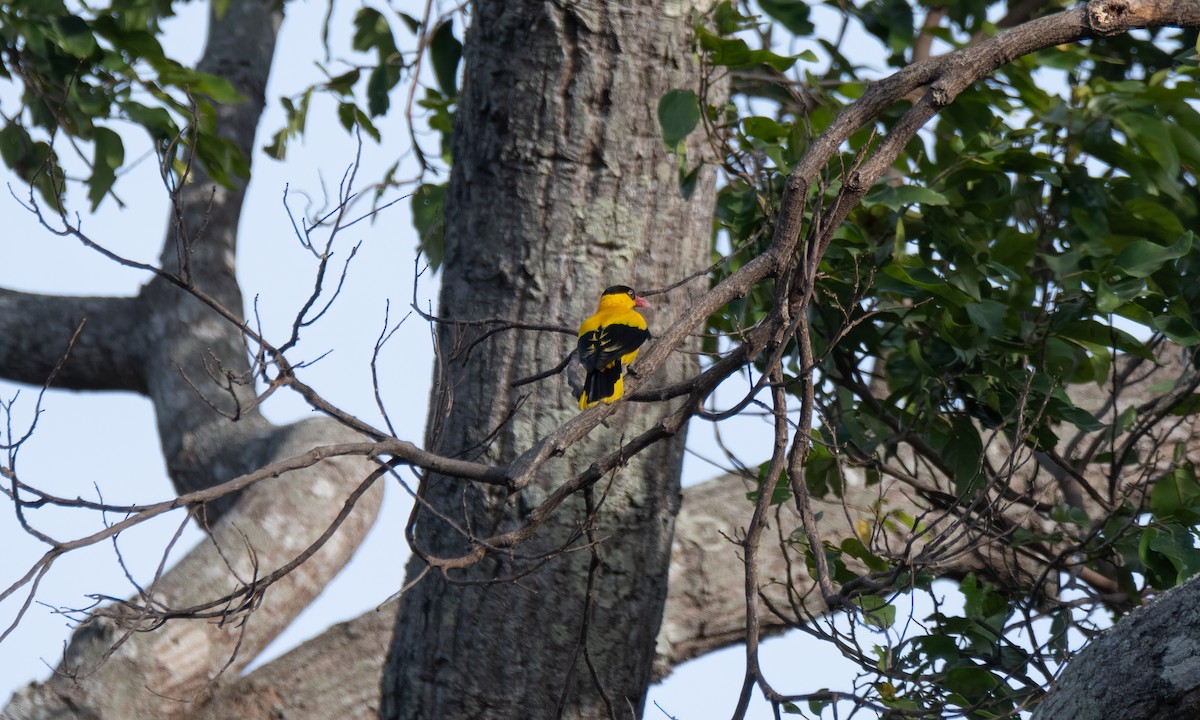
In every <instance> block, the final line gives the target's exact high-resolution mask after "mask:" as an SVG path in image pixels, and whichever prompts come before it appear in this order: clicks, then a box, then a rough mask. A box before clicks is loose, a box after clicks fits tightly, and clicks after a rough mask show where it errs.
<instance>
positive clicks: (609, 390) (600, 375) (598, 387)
mask: <svg viewBox="0 0 1200 720" xmlns="http://www.w3.org/2000/svg"><path fill="white" fill-rule="evenodd" d="M624 392H625V383H624V381H623V380H622V378H621V363H619V362H615V363H612V364H610V365H609V366H608V367H604V368H599V369H596V370H591V371H589V372H588V374H587V378H585V379H584V381H583V394H582V395H580V396H579V409H580V410H587V409H588V408H590V407H591V406H593V405H595V404H596V403H598V402H600V401H602V400H603V401H604V402H606V403H611V402H616V400H617V399H618V398H620V397H621V395H622V393H624Z"/></svg>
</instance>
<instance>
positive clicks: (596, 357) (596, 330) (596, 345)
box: [579, 285, 650, 410]
mask: <svg viewBox="0 0 1200 720" xmlns="http://www.w3.org/2000/svg"><path fill="white" fill-rule="evenodd" d="M645 307H650V303H648V302H646V301H645V300H643V299H642V298H640V297H638V295H637V293H635V292H634V291H633V290H632V289H631V288H628V287H626V286H624V285H613V286H612V287H610V288H609V289H607V290H605V291H604V294H602V295H601V296H600V306H599V307H598V308H596V314H595V315H592V316H591V317H590V318H588V319H587V320H584V321H583V324H582V325H580V326H579V361H580V362H581V363H583V367H584V369H585V370H586V371H587V377H586V378H585V379H584V381H583V392H582V394H580V396H579V409H580V410H586V409H588V408H590V407H591V406H593V405H595V404H596V403H598V402H600V401H601V400H603V401H604V402H606V403H611V402H616V400H617V399H618V398H620V397H621V395H622V394H623V393H624V392H625V383H624V380H623V376H624V374H625V367H626V366H627V365H629V363H631V362H633V359H634V358H636V357H637V354H638V348H639V347H641V345H642V343H644V342H646V340H647V339H649V338H650V331H649V330H647V329H646V320H645V318H643V317H642V316H641V314H640V313H638V311H637V310H636V309H635V308H645Z"/></svg>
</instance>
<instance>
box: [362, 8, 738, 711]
mask: <svg viewBox="0 0 1200 720" xmlns="http://www.w3.org/2000/svg"><path fill="white" fill-rule="evenodd" d="M691 22H692V14H691V10H690V9H689V8H681V7H679V6H678V5H675V4H671V3H655V2H640V3H637V4H635V5H633V6H631V4H629V3H622V2H615V0H614V1H613V2H582V3H570V4H562V5H560V4H555V3H540V2H529V1H523V2H500V1H496V0H489V1H482V2H477V3H475V4H474V5H473V18H472V28H471V31H470V33H469V35H468V37H467V46H466V50H465V58H464V59H465V82H464V90H463V94H462V96H461V98H460V106H459V112H458V117H457V124H456V126H455V133H454V141H453V156H454V166H453V172H452V175H451V180H450V189H449V193H448V200H447V206H446V234H445V264H444V267H443V270H442V272H443V278H442V292H441V300H440V309H439V313H440V314H441V316H442V318H443V320H442V322H441V323H440V324H439V327H438V335H437V337H438V343H439V347H438V353H439V357H438V370H437V371H436V373H437V374H436V376H435V383H434V385H435V387H434V391H433V398H432V402H431V412H430V419H429V424H428V428H427V443H426V446H427V447H428V448H429V449H431V450H433V451H436V452H439V453H445V454H450V455H461V456H464V457H467V458H472V459H482V460H486V461H487V462H489V463H504V462H506V461H509V460H511V459H512V458H513V457H515V456H516V455H517V454H519V453H520V452H521V451H522V450H524V449H526V448H528V447H529V446H530V445H532V444H533V443H534V441H535V440H537V439H538V438H540V437H543V436H545V435H546V434H547V433H548V432H549V431H551V430H553V429H554V428H556V427H558V426H559V425H561V424H562V423H563V422H565V421H566V420H568V419H569V418H571V417H573V416H574V415H575V414H576V413H578V412H579V410H578V408H577V406H576V402H575V400H574V398H573V397H572V394H571V392H570V389H569V388H568V383H567V381H566V379H565V377H564V375H563V374H561V373H560V374H558V375H555V376H553V377H551V378H549V379H547V380H542V381H540V382H537V383H534V384H529V385H523V386H520V387H518V388H515V389H514V388H512V386H511V384H512V383H513V382H514V381H516V380H519V379H522V378H525V377H528V376H531V375H533V374H535V373H537V372H539V371H542V370H546V369H548V368H552V367H554V366H555V365H557V364H558V363H559V362H560V361H561V360H562V359H563V358H565V357H567V355H568V354H569V353H571V352H572V351H573V349H574V347H575V343H576V338H575V335H574V332H573V329H574V327H576V326H577V325H578V323H579V321H580V320H581V319H582V318H584V317H586V315H587V314H589V313H590V312H591V311H592V310H593V309H594V307H595V303H596V301H597V299H598V297H599V294H600V291H601V290H602V289H604V288H605V287H606V286H608V285H612V284H618V283H621V284H627V285H631V286H633V287H635V288H638V289H640V290H646V289H650V288H653V287H660V286H664V285H667V284H669V283H670V282H673V281H675V280H678V279H681V278H684V277H686V276H687V275H688V274H690V273H693V272H697V271H699V270H702V269H703V267H704V265H705V262H706V258H707V255H708V248H709V242H710V240H709V238H710V233H711V224H710V223H711V217H712V209H713V201H714V178H713V175H712V173H710V172H704V173H702V178H701V180H700V182H699V186H698V187H697V189H696V191H695V193H694V194H693V195H692V197H691V199H690V200H688V199H685V198H684V197H683V196H682V194H681V191H680V186H679V182H678V179H677V178H678V175H677V173H678V160H677V159H676V158H674V157H672V156H670V155H669V154H668V153H667V152H666V151H665V149H664V146H663V141H662V136H661V132H660V130H659V125H658V121H657V107H658V101H659V99H660V98H661V97H662V96H663V95H664V94H665V93H666V92H667V91H669V90H671V89H673V88H687V89H699V84H700V78H699V65H698V62H697V59H696V57H695V56H694V54H693V53H692V52H691V51H690V47H689V43H690V38H691ZM710 101H712V98H710ZM718 104H719V102H718ZM702 152H703V150H702V147H701V144H700V143H699V142H697V143H696V145H695V146H694V147H692V148H691V151H690V153H689V157H690V159H691V162H692V163H695V162H697V161H698V160H699V158H700V157H702V156H703V155H702ZM703 290H704V281H703V279H698V280H696V281H693V282H692V283H690V284H687V285H684V286H683V287H681V288H679V289H677V290H674V291H672V292H670V293H668V294H665V295H658V296H655V297H653V298H651V300H652V302H653V304H654V307H655V309H654V311H653V312H652V313H648V315H647V317H648V320H649V322H650V325H651V329H652V331H653V329H654V327H655V326H659V327H665V326H666V324H667V323H668V322H669V320H670V318H672V317H673V316H674V315H675V314H676V313H677V312H678V309H679V308H682V307H686V305H687V303H689V301H690V300H691V299H692V298H694V297H696V296H698V295H699V294H701V292H702V291H703ZM488 318H503V319H505V320H508V321H512V322H515V323H522V324H529V325H538V326H552V327H561V328H563V329H564V330H565V331H566V332H554V331H553V330H548V329H545V328H544V327H540V328H538V329H508V330H504V331H501V332H495V330H496V327H495V326H493V325H480V324H477V323H476V324H472V321H479V320H485V319H488ZM635 368H636V365H635ZM695 369H696V360H695V357H694V356H693V355H687V354H679V355H677V356H676V357H675V358H674V359H673V360H672V361H671V362H670V363H668V366H667V368H666V370H665V372H663V373H661V377H659V378H656V380H658V381H661V382H667V381H671V380H678V379H682V378H683V377H684V376H685V375H687V374H688V373H692V372H694V371H695ZM662 412H663V409H662V407H661V406H659V405H642V404H637V403H628V402H627V403H625V404H624V407H622V408H621V409H620V411H619V412H617V413H616V414H615V415H614V416H613V417H612V418H611V419H610V420H609V426H608V427H607V428H601V429H600V430H598V431H596V432H593V433H592V436H591V437H590V438H589V439H588V440H586V441H584V442H581V443H578V444H577V445H575V446H574V447H572V448H571V449H570V450H568V451H567V452H566V453H564V455H563V456H562V457H561V458H559V459H558V460H557V461H556V462H551V463H549V464H547V466H545V468H544V469H543V470H542V472H541V473H540V475H539V476H538V477H537V479H536V480H535V481H534V482H533V483H532V484H531V485H530V486H528V487H526V488H524V489H523V490H522V491H521V492H520V493H519V494H517V495H515V496H513V497H510V498H506V497H503V496H499V495H496V494H493V493H489V492H485V491H484V490H482V489H480V488H479V487H476V486H472V485H470V484H468V483H464V482H463V481H461V480H457V479H453V478H446V477H441V476H436V475H429V476H427V477H425V478H424V479H423V482H422V486H421V495H422V502H423V503H427V504H428V505H427V508H429V509H428V510H425V511H421V512H419V514H418V515H417V516H416V519H415V525H414V530H413V534H414V544H415V548H416V554H415V555H414V557H413V559H412V561H411V562H410V564H409V567H408V573H409V579H410V580H415V579H417V578H418V577H420V576H421V574H422V573H424V572H425V571H426V567H427V566H426V563H425V562H424V561H423V560H422V557H421V555H422V554H427V555H430V556H435V557H441V558H445V557H453V556H461V555H465V554H467V553H469V552H470V550H471V548H472V545H471V542H470V540H471V537H486V536H488V535H491V534H493V533H495V532H502V531H505V530H509V529H512V528H514V527H517V526H519V525H520V524H521V523H522V522H523V521H524V519H525V517H526V515H527V514H528V513H529V511H530V510H531V509H532V508H535V507H537V506H538V505H539V504H540V502H541V501H542V500H543V499H544V498H545V497H546V495H547V494H548V493H549V492H550V491H552V490H554V489H555V488H556V487H558V486H559V485H560V484H561V483H562V482H564V481H565V480H566V479H567V478H570V477H572V476H574V475H575V474H577V473H578V472H580V471H582V470H583V469H585V468H586V467H587V466H588V465H589V464H590V463H591V462H592V461H593V460H594V459H595V458H596V457H597V456H598V455H599V454H600V453H602V452H610V451H612V450H613V449H615V447H617V445H618V444H619V443H620V442H621V441H622V439H623V438H624V439H628V438H630V437H632V436H633V435H635V434H636V433H638V432H641V431H642V430H644V429H646V428H648V427H650V426H651V425H652V424H653V423H654V422H655V421H656V419H657V418H658V417H659V415H660V414H661V413H662ZM683 444H684V438H683V435H682V433H681V434H679V435H677V436H675V437H673V438H670V439H668V440H667V441H664V442H661V443H659V444H658V445H656V446H654V447H651V448H650V449H647V450H646V451H644V452H642V453H641V454H639V455H637V456H636V457H634V458H633V459H632V460H631V461H630V462H629V464H628V465H627V466H625V467H624V468H623V469H622V470H621V471H619V472H617V473H615V474H613V475H612V476H610V477H606V478H605V479H604V480H602V481H601V482H600V483H598V484H597V485H596V486H595V487H594V488H593V489H592V490H591V491H590V492H585V493H582V494H579V495H577V496H575V497H573V498H571V499H570V500H569V501H568V502H566V503H564V504H563V505H561V506H559V507H558V508H557V510H556V511H555V512H554V513H553V514H552V515H551V517H550V519H549V520H548V521H547V522H546V523H545V524H544V525H543V526H542V527H541V528H540V529H539V530H538V531H537V533H536V535H535V536H534V537H533V538H532V539H531V540H530V541H528V542H526V543H525V544H523V545H521V546H520V547H518V548H517V549H516V550H515V551H513V552H508V553H499V552H491V553H489V554H488V555H487V557H486V558H485V559H483V560H482V561H481V562H479V563H477V564H475V565H473V566H471V567H469V568H467V569H465V570H462V571H457V570H456V571H452V572H451V573H449V575H448V576H444V575H443V574H442V573H440V572H439V571H436V570H434V571H432V572H430V573H429V574H428V575H426V576H425V577H424V578H423V579H422V580H421V581H420V582H418V583H417V584H416V585H415V586H414V587H413V588H411V589H410V590H408V592H407V593H406V594H405V595H404V596H403V598H402V601H401V609H400V615H399V622H398V624H397V627H396V631H395V635H394V637H393V640H392V646H391V649H390V652H389V657H388V660H387V664H386V667H385V670H384V679H383V696H382V700H383V707H382V712H381V715H382V717H386V718H432V717H455V718H473V717H489V718H502V717H524V718H540V717H556V716H561V717H580V718H596V717H601V716H609V715H620V716H622V717H628V716H629V715H630V713H631V709H632V712H640V709H641V707H642V704H643V702H644V698H645V692H646V687H647V685H648V684H649V682H650V677H651V666H652V662H653V659H654V640H655V636H656V634H657V632H658V626H659V622H660V618H661V616H662V608H663V602H664V599H665V597H666V577H667V566H668V563H669V561H670V547H671V536H672V526H673V522H674V517H675V514H676V512H677V511H678V509H679V469H680V463H681V458H682V451H683ZM589 507H591V508H593V509H594V510H595V512H594V515H593V514H590V513H589ZM435 511H436V513H437V514H440V515H441V516H442V517H441V518H439V517H437V516H435ZM468 536H471V537H468ZM568 549H573V550H574V551H573V552H563V551H564V550H568Z"/></svg>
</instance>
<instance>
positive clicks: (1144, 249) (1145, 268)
mask: <svg viewBox="0 0 1200 720" xmlns="http://www.w3.org/2000/svg"><path fill="white" fill-rule="evenodd" d="M1194 239H1195V235H1194V234H1193V233H1192V231H1191V230H1189V231H1187V232H1185V233H1184V234H1182V235H1180V236H1179V240H1177V241H1176V242H1175V244H1174V245H1171V246H1170V247H1163V246H1162V245H1159V244H1157V243H1152V242H1150V241H1149V240H1141V239H1139V240H1134V241H1133V242H1131V243H1129V244H1128V245H1126V246H1125V249H1124V250H1122V251H1121V253H1120V254H1119V255H1117V257H1116V259H1115V260H1114V261H1113V264H1114V265H1116V266H1117V267H1118V268H1120V269H1121V270H1123V271H1124V272H1125V274H1126V275H1129V276H1131V277H1136V278H1144V277H1147V276H1149V275H1151V274H1152V273H1153V272H1154V271H1155V270H1158V269H1159V268H1160V267H1162V266H1163V265H1165V264H1166V263H1168V262H1170V261H1172V260H1175V259H1176V258H1181V257H1183V256H1184V255H1187V254H1188V251H1189V250H1191V249H1192V241H1193V240H1194Z"/></svg>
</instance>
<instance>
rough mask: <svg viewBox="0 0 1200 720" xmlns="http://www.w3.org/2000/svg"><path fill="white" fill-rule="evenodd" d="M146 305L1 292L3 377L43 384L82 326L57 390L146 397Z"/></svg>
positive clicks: (0, 364) (127, 300) (129, 300)
mask: <svg viewBox="0 0 1200 720" xmlns="http://www.w3.org/2000/svg"><path fill="white" fill-rule="evenodd" d="M141 319H142V313H141V307H140V305H139V304H138V302H137V301H136V300H135V299H133V298H101V297H57V296H51V295H37V294H33V293H23V292H14V291H12V290H3V289H0V373H2V374H3V376H4V378H5V379H6V380H12V381H14V382H22V383H28V384H30V385H41V384H43V383H45V382H46V380H47V378H49V376H50V373H51V372H52V371H53V370H54V368H55V367H56V366H57V365H58V363H59V361H61V360H62V359H63V355H64V354H65V352H66V350H67V343H68V342H69V341H70V339H71V336H72V335H74V334H75V331H76V330H77V329H79V328H80V327H81V326H82V330H81V331H80V333H79V337H78V338H77V339H76V341H75V344H74V346H73V347H72V348H71V354H70V357H69V358H68V359H67V362H65V363H63V365H62V367H61V368H60V369H59V371H58V374H57V375H56V376H55V378H54V387H58V388H66V389H70V390H129V391H133V392H141V393H144V392H145V391H146V383H145V379H144V377H143V375H142V372H141V370H142V350H143V343H142V342H140V341H139V336H140V329H141Z"/></svg>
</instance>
